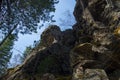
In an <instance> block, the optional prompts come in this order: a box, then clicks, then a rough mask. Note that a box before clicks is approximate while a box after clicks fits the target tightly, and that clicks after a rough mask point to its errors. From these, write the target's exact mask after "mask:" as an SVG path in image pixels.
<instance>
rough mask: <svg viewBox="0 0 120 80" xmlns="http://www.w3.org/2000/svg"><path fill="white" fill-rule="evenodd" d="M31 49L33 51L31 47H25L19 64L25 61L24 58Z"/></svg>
mask: <svg viewBox="0 0 120 80" xmlns="http://www.w3.org/2000/svg"><path fill="white" fill-rule="evenodd" d="M32 49H33V48H32V46H27V47H26V49H25V51H24V53H23V56H22V57H21V62H23V61H24V60H25V59H26V57H27V56H28V55H30V53H31V51H32Z"/></svg>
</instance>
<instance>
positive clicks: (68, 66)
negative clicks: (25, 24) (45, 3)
mask: <svg viewBox="0 0 120 80" xmlns="http://www.w3.org/2000/svg"><path fill="white" fill-rule="evenodd" d="M119 4H120V0H76V6H75V8H74V16H75V19H76V23H75V24H74V25H73V26H72V27H73V29H68V30H65V31H61V30H60V28H59V27H58V26H56V25H51V26H49V27H48V28H47V29H46V30H45V31H44V32H43V33H42V35H41V42H40V44H39V45H38V46H37V47H36V48H35V50H33V51H32V53H31V54H30V55H29V56H28V58H27V59H26V60H25V61H24V63H23V64H21V65H20V66H18V67H15V68H13V69H9V70H8V71H7V72H6V74H5V75H3V76H2V77H1V78H0V80H120V31H119V30H120V23H119V22H120V5H119Z"/></svg>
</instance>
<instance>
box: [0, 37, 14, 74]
mask: <svg viewBox="0 0 120 80" xmlns="http://www.w3.org/2000/svg"><path fill="white" fill-rule="evenodd" d="M14 39H15V38H14V36H13V35H10V36H9V37H8V38H7V40H6V41H5V43H4V44H3V45H2V46H0V75H2V74H3V73H4V72H5V70H6V69H7V67H8V62H9V60H10V58H11V55H12V52H11V49H12V48H13V44H14Z"/></svg>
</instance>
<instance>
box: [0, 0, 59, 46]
mask: <svg viewBox="0 0 120 80" xmlns="http://www.w3.org/2000/svg"><path fill="white" fill-rule="evenodd" d="M56 3H58V0H2V3H1V11H0V30H1V31H2V33H3V34H4V35H5V36H4V39H3V40H2V41H1V43H0V46H1V45H2V44H3V43H4V42H5V40H6V39H7V37H8V36H9V35H11V34H16V36H17V34H18V33H19V32H20V33H22V34H26V33H31V32H36V31H37V28H38V27H37V23H39V22H40V21H43V22H46V21H52V18H53V15H51V14H50V12H54V11H55V6H54V4H56Z"/></svg>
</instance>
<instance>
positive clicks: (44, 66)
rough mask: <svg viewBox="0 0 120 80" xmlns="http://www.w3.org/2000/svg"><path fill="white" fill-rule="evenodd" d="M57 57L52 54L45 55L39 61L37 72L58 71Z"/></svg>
mask: <svg viewBox="0 0 120 80" xmlns="http://www.w3.org/2000/svg"><path fill="white" fill-rule="evenodd" d="M57 61H58V60H57V58H56V56H54V55H50V56H48V57H46V58H45V59H44V60H42V61H41V62H40V64H39V65H38V67H37V73H40V74H44V73H57V72H58V71H59V63H58V62H57Z"/></svg>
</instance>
